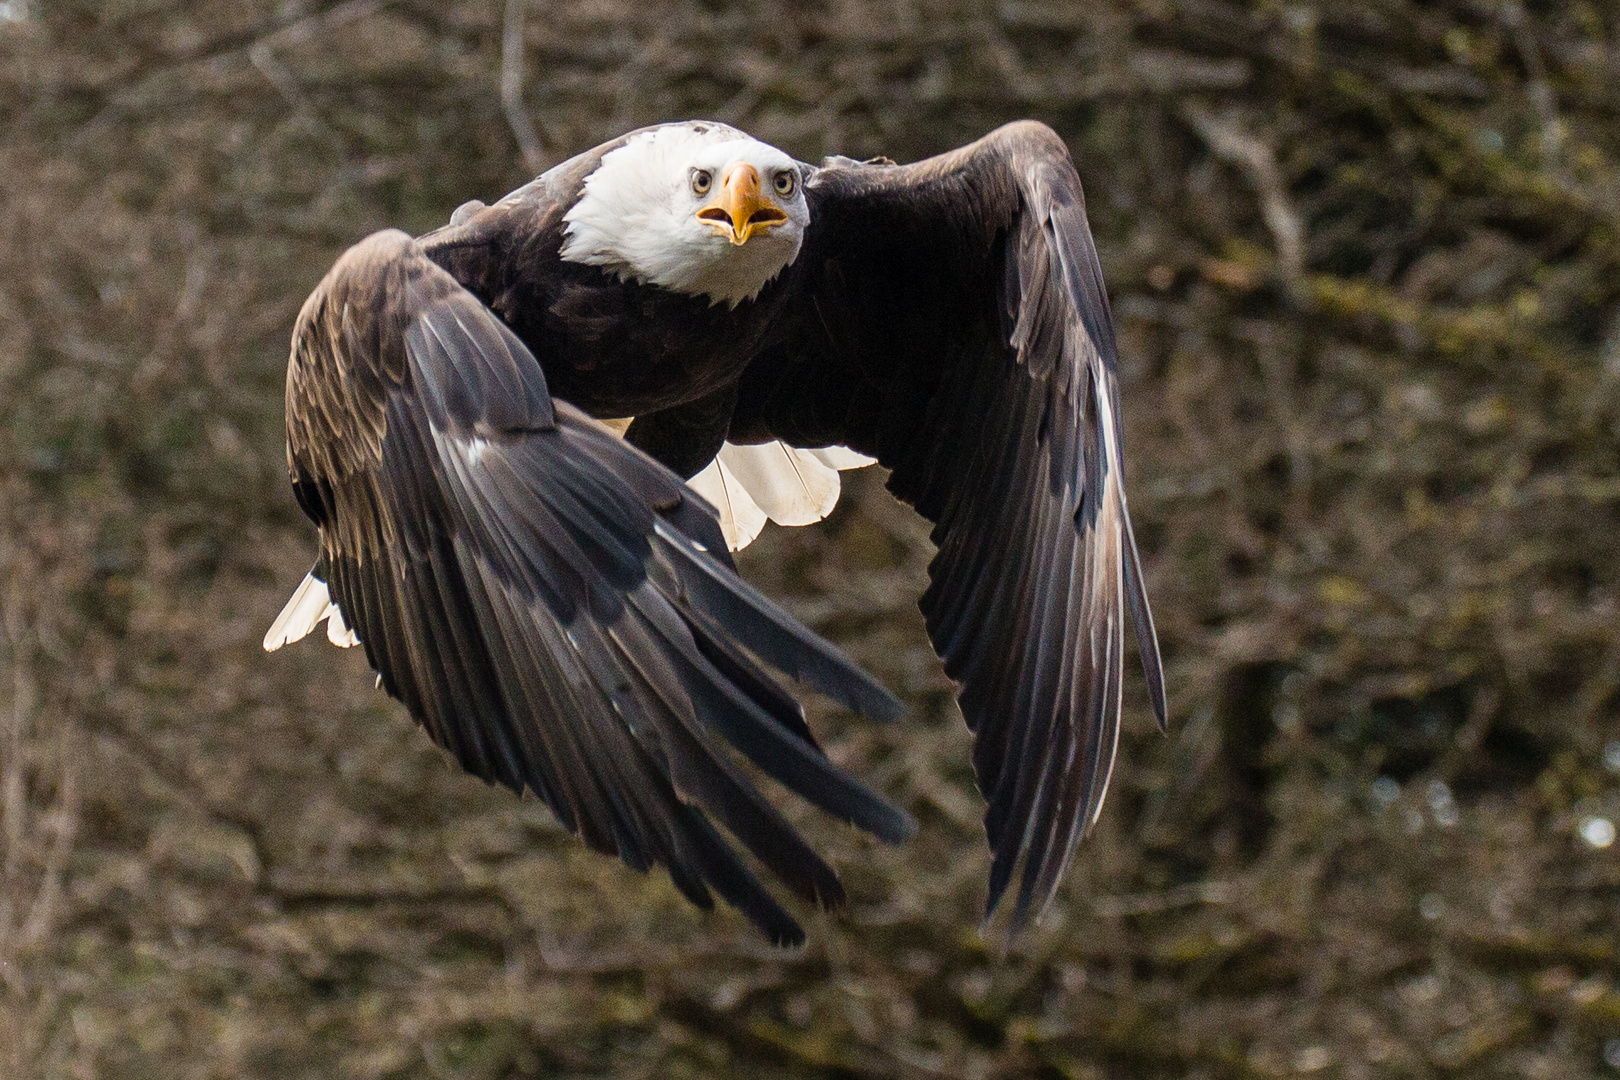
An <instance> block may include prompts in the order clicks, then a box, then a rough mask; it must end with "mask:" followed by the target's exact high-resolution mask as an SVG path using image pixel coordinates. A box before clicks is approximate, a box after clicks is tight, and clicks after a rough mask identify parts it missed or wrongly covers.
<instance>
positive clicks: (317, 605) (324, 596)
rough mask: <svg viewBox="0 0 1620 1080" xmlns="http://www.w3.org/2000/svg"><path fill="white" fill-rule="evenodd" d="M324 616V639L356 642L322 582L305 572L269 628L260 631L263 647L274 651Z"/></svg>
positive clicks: (345, 645) (347, 643)
mask: <svg viewBox="0 0 1620 1080" xmlns="http://www.w3.org/2000/svg"><path fill="white" fill-rule="evenodd" d="M322 619H326V620H328V621H327V624H326V639H327V640H328V641H330V642H331V643H332V644H334V645H338V646H341V647H343V648H345V649H346V648H348V647H350V646H351V645H358V644H360V639H359V638H357V637H355V636H354V631H352V630H350V629H349V628H348V627H347V626H346V625H345V624H344V622H343V614H342V613H341V612H340V611H338V606H337V605H336V604H334V603H332V596H331V594H330V593H329V592H327V589H326V582H324V581H322V580H321V579H320V578H318V577H316V576H315V575H314V574H305V575H304V580H303V581H300V582H299V583H298V588H296V589H294V590H293V594H292V596H291V597H290V598H289V599H288V600H287V603H286V605H285V606H284V607H283V608H282V609H281V614H280V615H277V616H276V619H275V621H274V622H272V623H271V624H270V629H269V631H267V632H266V633H265V635H264V651H265V652H275V651H276V650H277V649H279V648H281V647H282V646H283V645H290V644H292V643H293V642H295V641H298V640H300V639H302V638H304V637H306V636H308V634H309V632H310V631H311V630H314V629H315V628H316V627H317V626H319V625H321V620H322Z"/></svg>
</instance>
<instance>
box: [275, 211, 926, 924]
mask: <svg viewBox="0 0 1620 1080" xmlns="http://www.w3.org/2000/svg"><path fill="white" fill-rule="evenodd" d="M287 419H288V456H289V461H290V465H291V470H292V474H293V481H294V486H295V489H296V491H297V493H298V497H299V501H300V503H301V504H302V505H303V506H304V508H305V509H306V510H307V511H308V512H309V513H310V516H311V517H313V518H314V519H315V521H316V522H317V524H319V525H320V528H321V560H320V563H319V564H318V565H317V570H318V572H319V574H320V575H321V576H322V577H323V578H324V579H325V580H326V581H328V582H329V585H330V590H331V594H332V597H333V599H334V600H335V601H336V602H337V604H338V605H339V607H340V608H341V610H342V613H343V616H344V619H345V621H346V622H347V624H348V625H349V626H350V627H351V628H352V629H353V630H354V631H355V633H356V634H357V635H358V636H359V638H360V641H361V643H362V644H363V645H364V647H365V650H366V655H367V658H368V659H369V661H370V662H371V665H372V667H374V668H375V669H376V670H377V672H378V674H379V677H380V682H381V684H382V686H383V687H384V688H385V689H386V690H387V691H388V693H390V694H392V695H393V696H394V697H396V698H398V699H399V700H400V701H402V702H404V703H405V705H406V706H407V708H409V710H410V712H411V714H412V715H413V716H414V717H415V718H416V719H417V720H418V721H419V722H420V723H421V724H422V725H423V726H424V727H425V728H426V729H427V731H428V733H429V734H430V735H431V736H432V738H433V739H434V741H436V742H437V743H439V744H440V745H441V746H443V747H445V748H446V749H447V750H449V751H450V752H451V753H453V754H454V755H455V756H456V758H457V759H458V760H459V761H460V762H461V764H462V765H463V766H465V767H466V768H467V769H468V771H470V772H472V773H474V774H476V775H478V776H480V777H483V778H484V779H486V780H489V781H499V782H500V783H502V784H504V785H506V786H507V787H509V788H511V789H512V790H513V791H522V790H523V789H524V788H525V787H526V788H529V789H531V790H532V791H534V793H535V794H536V795H538V796H539V797H540V798H542V799H544V800H545V801H546V803H547V804H548V805H549V806H550V807H551V808H552V809H553V810H554V811H555V812H556V814H557V817H558V818H559V819H560V820H561V821H562V822H563V824H565V825H566V826H567V827H568V828H570V829H572V830H575V831H577V832H578V833H579V834H580V835H581V836H582V837H583V838H584V839H585V840H586V841H587V842H588V843H589V844H590V845H591V846H592V847H594V848H596V849H597V850H600V851H604V852H609V853H614V854H617V855H619V856H620V857H621V858H622V859H623V860H624V861H625V862H626V863H628V864H629V865H631V866H633V867H636V868H638V869H646V868H647V867H650V866H652V865H655V864H656V865H662V866H664V867H666V868H667V869H668V870H669V873H670V875H671V877H672V878H673V880H674V881H675V884H676V885H677V886H679V888H680V889H681V891H682V892H683V893H685V894H686V896H687V897H689V898H690V899H691V900H692V901H693V902H694V903H696V904H699V905H700V906H703V907H708V906H710V905H711V904H712V899H711V895H710V890H713V891H714V892H717V893H719V894H720V895H721V896H722V897H723V898H724V899H725V900H727V901H728V902H730V903H731V904H733V905H735V906H736V907H737V908H739V909H740V910H741V911H743V912H744V913H745V914H746V915H747V916H748V917H749V918H750V919H751V920H752V921H753V922H754V923H755V924H756V925H757V926H759V927H760V929H761V930H763V931H764V932H765V934H766V935H767V936H769V937H770V939H771V940H772V941H774V942H777V943H795V942H798V941H801V940H802V939H803V931H802V930H801V929H800V928H799V926H798V925H797V924H796V923H795V922H794V920H793V919H792V918H791V917H790V916H788V914H787V913H786V912H785V911H784V910H783V909H782V908H781V907H780V906H779V905H778V903H777V902H776V901H775V900H774V899H773V898H772V897H771V895H770V894H769V893H768V892H767V891H766V890H765V889H764V888H763V887H762V886H761V885H760V883H759V882H758V881H757V880H756V879H755V877H754V875H753V874H752V872H751V871H750V870H749V869H748V868H747V866H746V865H745V864H744V863H743V862H742V861H741V860H740V859H739V858H738V856H737V854H736V853H735V852H734V851H733V850H732V848H731V847H730V845H729V844H728V843H727V842H726V841H725V840H724V839H723V838H722V836H721V834H720V833H719V832H718V831H717V830H716V828H715V827H714V824H712V823H711V818H712V819H713V821H717V822H719V823H720V824H721V825H723V826H724V827H725V829H726V830H727V831H729V832H730V833H731V835H732V836H733V837H735V838H736V839H737V840H738V841H740V842H741V843H742V844H743V846H745V847H746V848H747V849H748V850H749V851H751V852H752V853H753V854H754V855H755V856H756V857H757V858H758V859H759V860H760V862H762V863H763V864H764V865H765V866H766V867H767V868H768V869H770V870H771V871H772V873H774V874H775V875H776V876H777V877H779V878H780V879H781V880H782V881H783V882H784V883H786V884H787V885H788V887H789V888H790V889H791V890H792V891H793V892H794V893H796V894H797V895H799V896H800V897H802V898H804V899H805V900H807V901H810V902H812V903H817V904H820V905H823V906H829V907H835V906H838V905H840V904H842V903H843V901H844V892H843V888H842V886H841V885H840V884H839V882H838V879H837V877H836V876H835V875H834V873H833V871H832V870H831V868H830V867H828V866H827V864H826V863H825V862H823V861H822V859H821V858H820V857H819V856H817V855H816V854H815V852H813V851H812V850H810V848H809V847H808V846H807V845H806V844H805V843H804V841H803V840H802V839H801V838H800V837H799V836H798V835H797V834H796V833H795V832H794V830H793V829H792V828H791V827H790V826H789V825H788V824H787V823H786V821H785V820H784V819H783V818H782V817H781V816H780V814H779V813H778V812H777V811H776V810H775V809H773V808H772V807H771V806H770V804H769V803H767V802H766V801H765V800H764V799H763V798H762V797H761V796H760V795H759V793H758V792H757V791H756V790H755V789H754V787H753V785H752V784H751V783H750V782H749V781H748V780H747V779H746V778H745V777H744V776H743V775H742V774H741V772H739V770H738V768H737V766H736V765H735V764H734V763H733V761H732V759H731V755H730V753H729V750H728V746H729V747H734V748H736V749H737V750H740V751H741V752H742V753H743V754H744V755H745V756H746V757H748V758H749V759H750V760H752V761H753V762H754V763H755V764H756V765H758V766H759V767H760V768H761V769H762V770H763V771H765V772H766V773H767V774H769V775H770V776H772V777H773V778H775V779H777V780H778V781H780V782H781V783H783V784H784V785H786V786H787V787H789V788H791V789H792V790H794V791H796V792H798V793H799V794H800V795H802V796H803V797H805V798H806V799H808V800H810V801H811V802H813V803H814V804H815V805H817V806H819V807H821V808H822V809H824V810H826V811H828V812H829V813H831V814H834V815H835V816H838V817H840V818H843V819H844V820H847V821H850V822H853V823H854V824H856V825H859V826H860V827H862V828H863V829H866V830H868V831H869V832H872V833H873V834H875V835H877V836H878V837H880V838H882V839H884V840H887V841H898V840H900V839H903V838H904V837H906V836H907V835H909V834H910V832H911V831H912V829H913V825H912V823H911V821H910V819H909V818H907V817H906V815H905V814H904V813H903V812H901V811H900V810H898V809H896V808H895V807H893V806H891V805H890V804H889V803H888V802H887V801H885V800H884V799H883V798H882V797H881V796H878V795H877V794H875V793H873V792H872V791H870V790H868V789H867V788H865V787H864V786H862V785H861V784H860V783H859V782H857V781H855V780H854V779H852V778H851V777H849V776H847V775H846V774H844V773H843V772H841V771H840V770H838V769H836V768H835V767H833V766H832V765H831V764H830V763H829V762H828V761H827V759H826V758H825V756H823V755H822V753H821V751H820V750H819V749H818V748H817V747H816V745H815V743H814V741H813V740H812V739H811V738H810V735H809V731H808V729H807V728H806V727H805V726H804V721H803V717H802V713H801V712H800V711H799V709H798V708H797V706H796V705H795V704H794V703H793V700H792V698H791V697H790V696H789V695H788V694H787V693H786V692H785V691H783V690H782V689H781V688H780V687H778V686H777V685H776V683H775V682H774V681H773V680H772V679H771V677H770V676H769V675H768V674H767V673H766V672H765V671H764V670H762V669H761V668H760V667H759V665H758V664H757V662H756V661H755V660H754V659H753V656H759V657H761V658H763V659H765V660H766V661H768V662H770V663H772V664H774V665H776V666H777V667H779V668H781V669H783V670H785V671H787V672H788V673H790V674H792V675H795V676H798V677H801V678H803V679H805V680H807V681H808V682H810V683H811V684H812V685H814V686H816V687H818V688H819V689H822V690H824V691H825V692H827V693H828V694H830V695H832V696H833V697H835V698H837V699H839V700H841V701H843V702H844V703H845V704H847V705H849V706H850V707H851V708H854V709H858V710H861V711H864V712H866V713H868V714H869V715H875V716H879V717H885V718H887V717H892V716H893V715H895V714H897V713H898V711H899V705H898V702H896V701H895V699H894V698H893V697H892V696H890V695H889V694H888V693H887V692H886V691H884V690H883V689H882V688H881V687H880V686H878V685H877V684H876V683H875V682H873V681H872V680H871V678H870V677H869V676H867V675H865V674H864V673H862V672H860V671H859V670H858V669H857V668H855V667H853V665H851V664H849V662H848V661H846V660H845V659H844V658H843V657H842V656H840V655H839V654H838V653H836V652H835V651H834V650H832V648H831V647H830V646H828V645H826V644H824V643H823V642H821V641H820V639H819V638H816V637H815V636H814V635H812V634H810V633H809V632H808V631H806V630H804V629H803V628H802V627H801V626H799V625H798V624H797V623H796V622H794V621H793V620H792V619H791V618H790V617H788V616H787V615H786V614H785V613H783V612H782V611H781V610H780V609H778V608H777V607H776V606H775V605H773V604H772V603H771V602H770V601H768V600H766V599H765V598H764V597H762V596H761V595H759V594H758V593H757V592H755V591H754V590H752V589H751V588H749V587H748V586H746V585H745V584H743V583H742V582H741V581H740V580H738V578H737V577H736V574H735V572H734V571H733V569H732V568H731V566H730V565H729V563H730V560H729V557H728V556H726V555H725V543H724V540H723V538H722V537H721V535H720V530H719V527H718V524H717V522H716V520H715V518H714V515H713V511H712V510H711V509H710V508H708V507H707V506H705V505H703V504H702V503H701V501H700V500H697V499H696V498H695V497H694V496H693V495H692V494H691V493H690V492H688V491H686V490H685V489H684V488H683V486H682V485H681V483H680V480H679V478H678V477H677V476H675V475H674V474H672V473H670V472H669V471H668V470H667V469H665V468H664V467H663V466H661V465H659V464H658V463H656V462H655V461H654V460H652V459H651V458H649V457H647V456H646V455H645V454H643V453H641V452H640V451H638V450H637V449H635V448H634V447H633V446H630V445H628V444H626V443H625V442H623V441H621V440H619V439H617V438H615V437H614V436H613V435H612V434H611V433H609V432H608V431H607V430H606V429H604V428H602V427H601V426H600V425H598V424H596V423H595V422H594V421H592V420H590V419H589V418H588V417H586V416H584V415H583V414H582V413H580V412H579V411H577V410H576V409H575V408H573V407H572V406H570V405H568V404H566V403H564V402H561V401H553V400H552V398H551V396H550V394H549V393H548V392H547V386H546V379H545V376H544V375H543V374H542V371H541V368H540V366H539V364H537V363H536V361H535V359H534V357H533V356H532V355H531V354H530V352H529V350H528V349H527V348H526V347H525V346H524V344H523V343H522V342H521V341H520V340H518V338H517V337H516V336H515V335H514V334H513V333H512V331H511V330H509V329H508V328H507V327H506V326H505V325H504V324H503V323H502V322H501V320H500V319H498V318H496V317H495V315H494V314H493V313H492V312H491V311H490V309H489V308H487V307H485V306H484V305H483V304H482V303H480V302H479V301H478V300H477V299H476V298H475V297H474V296H473V295H472V294H471V293H469V292H468V291H467V290H466V289H464V288H463V287H462V286H461V285H460V284H458V283H457V282H456V280H455V279H454V278H452V277H451V276H450V275H449V274H448V273H446V272H445V271H444V270H442V269H440V268H439V267H438V266H436V265H435V264H434V263H432V262H431V261H429V260H428V259H427V258H426V257H425V256H424V254H423V252H422V249H421V247H420V246H419V245H418V244H417V243H416V242H415V241H413V240H411V239H410V238H409V237H408V236H406V235H405V234H403V233H399V232H386V233H378V234H376V235H375V236H373V237H371V238H369V239H368V240H366V241H364V242H363V243H361V244H359V245H357V246H356V247H354V248H353V249H351V250H350V251H349V252H348V253H347V254H346V255H344V256H343V258H342V259H340V260H339V262H338V263H337V265H336V266H335V267H334V268H333V269H332V271H331V272H330V273H329V274H328V275H327V277H326V279H325V280H324V281H322V283H321V285H320V286H319V287H318V288H317V289H316V290H315V292H314V294H313V295H311V297H310V298H309V300H308V302H307V303H306V304H305V305H304V309H303V311H302V313H301V314H300V316H299V319H298V325H297V328H296V329H295V331H294V337H293V353H292V360H291V363H290V366H289V371H288V381H287ZM737 641H745V642H747V644H748V648H749V651H744V650H742V649H740V648H738V647H737V646H736V644H735V642H737ZM751 654H752V655H751Z"/></svg>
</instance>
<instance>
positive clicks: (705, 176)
mask: <svg viewBox="0 0 1620 1080" xmlns="http://www.w3.org/2000/svg"><path fill="white" fill-rule="evenodd" d="M713 183H714V174H713V173H711V172H709V170H708V169H693V170H692V194H694V195H707V194H708V193H709V188H710V186H711V185H713Z"/></svg>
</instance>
